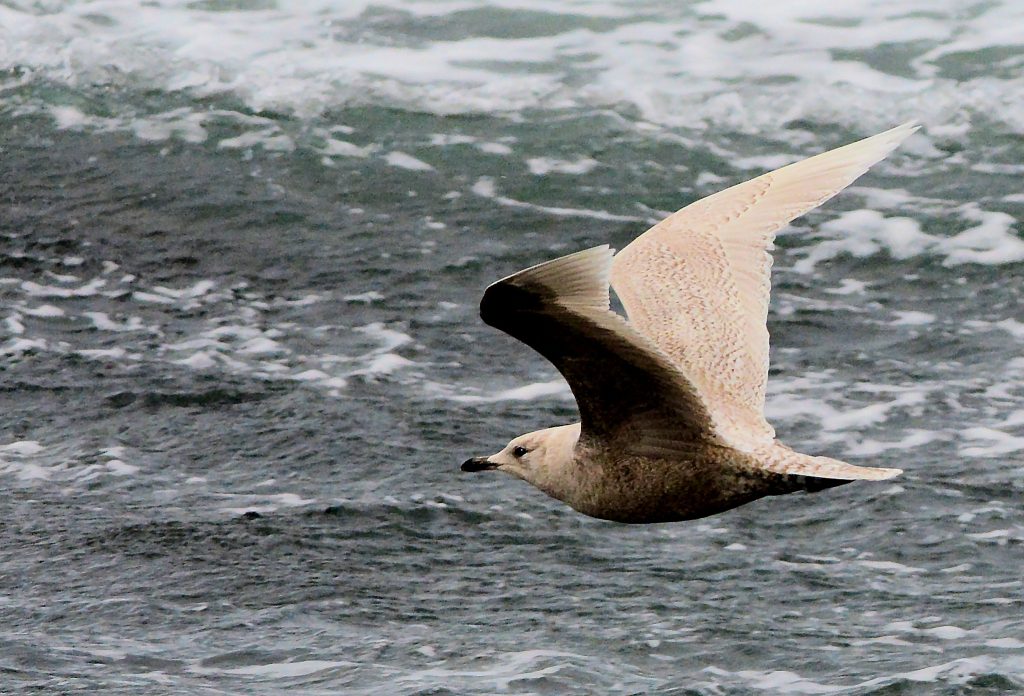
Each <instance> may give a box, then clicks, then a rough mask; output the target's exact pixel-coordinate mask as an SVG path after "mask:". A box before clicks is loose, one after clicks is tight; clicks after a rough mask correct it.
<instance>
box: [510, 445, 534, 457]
mask: <svg viewBox="0 0 1024 696" xmlns="http://www.w3.org/2000/svg"><path fill="white" fill-rule="evenodd" d="M529 451H530V450H528V449H526V448H525V447H516V448H515V449H514V450H512V456H513V457H515V458H516V459H519V457H522V456H523V455H524V454H526V453H527V452H529Z"/></svg>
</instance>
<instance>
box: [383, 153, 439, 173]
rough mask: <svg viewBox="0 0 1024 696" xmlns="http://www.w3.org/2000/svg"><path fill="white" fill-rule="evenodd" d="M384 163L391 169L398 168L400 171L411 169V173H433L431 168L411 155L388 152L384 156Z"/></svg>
mask: <svg viewBox="0 0 1024 696" xmlns="http://www.w3.org/2000/svg"><path fill="white" fill-rule="evenodd" d="M384 161H385V162H387V163H388V164H390V165H391V166H392V167H399V168H400V169H412V170H413V171H421V172H424V171H426V172H429V171H433V169H434V168H433V167H432V166H431V165H429V164H427V163H426V162H424V161H423V160H421V159H417V158H415V157H413V156H412V155H408V154H406V153H404V152H397V151H396V152H389V153H388V154H387V155H385V156H384Z"/></svg>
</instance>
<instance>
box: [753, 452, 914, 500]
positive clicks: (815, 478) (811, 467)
mask: <svg viewBox="0 0 1024 696" xmlns="http://www.w3.org/2000/svg"><path fill="white" fill-rule="evenodd" d="M755 454H756V456H757V458H758V459H759V460H760V463H761V467H762V468H763V469H765V470H767V471H771V472H773V473H776V474H782V475H784V476H786V477H787V478H788V479H789V480H790V482H791V483H793V484H794V485H795V487H796V488H797V489H801V490H806V491H819V490H822V489H824V488H832V487H833V486H839V485H842V484H844V483H849V482H850V481H884V480H885V479H890V478H892V477H894V476H899V475H900V474H902V473H903V469H884V468H881V467H874V466H854V465H853V464H847V463H846V462H842V461H839V460H838V459H831V458H829V457H814V456H811V455H808V454H800V453H799V452H794V451H793V450H791V449H790V448H788V447H786V446H785V445H783V444H781V443H779V442H773V443H772V444H771V445H770V446H769V447H767V448H765V449H764V450H762V451H759V452H756V453H755Z"/></svg>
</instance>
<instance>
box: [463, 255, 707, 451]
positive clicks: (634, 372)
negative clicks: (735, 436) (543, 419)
mask: <svg viewBox="0 0 1024 696" xmlns="http://www.w3.org/2000/svg"><path fill="white" fill-rule="evenodd" d="M612 254H613V251H612V250H611V249H609V248H608V246H607V245H605V246H600V247H595V248H592V249H587V250H585V251H580V252H577V253H575V254H570V255H568V256H563V257H561V258H559V259H555V260H553V261H548V262H547V263H542V264H540V265H538V266H534V267H532V268H528V269H526V270H524V271H520V272H518V273H515V274H513V275H511V276H508V277H507V278H504V279H502V280H499V281H498V282H496V283H494V284H492V285H491V286H490V287H488V288H487V290H486V291H485V292H484V296H483V299H482V300H481V303H480V316H481V317H482V318H483V320H484V321H485V322H486V323H487V324H490V325H491V326H493V327H495V328H497V329H501V330H502V331H504V332H505V333H507V334H509V335H511V336H513V337H515V338H517V339H519V340H520V341H522V342H523V343H526V344H527V345H529V346H530V347H531V348H533V349H534V350H536V351H537V352H538V353H540V354H541V355H543V356H544V357H545V358H547V359H548V360H549V361H550V362H551V363H552V364H553V365H554V366H555V367H556V368H557V369H558V371H559V372H560V373H561V374H562V376H563V377H565V379H566V381H567V382H568V383H569V387H570V388H571V389H572V392H573V395H574V396H575V397H576V402H577V404H578V405H579V409H580V419H581V421H582V431H581V437H582V438H592V439H595V440H600V441H601V442H602V444H604V445H608V444H609V443H610V442H611V441H613V440H614V441H617V442H619V443H620V444H621V443H624V442H628V443H629V445H630V449H633V450H635V451H642V450H643V449H644V447H647V448H649V449H655V450H657V449H663V448H668V449H674V450H675V451H679V450H680V448H685V446H686V444H687V443H694V442H699V441H704V442H716V443H720V440H719V439H718V437H717V435H716V433H715V432H714V429H713V427H712V424H711V419H710V416H709V414H708V411H707V409H706V408H705V406H704V404H703V403H702V402H701V399H700V397H699V395H698V394H697V391H696V389H695V388H694V387H693V385H692V384H690V383H689V382H687V381H686V380H685V378H684V377H683V376H682V375H681V374H680V373H679V371H678V370H676V369H675V368H674V367H673V366H672V364H671V363H670V362H669V361H668V359H667V358H666V357H665V356H664V355H662V354H661V352H660V351H659V350H658V348H657V347H656V346H654V345H653V344H651V343H650V342H649V341H648V340H647V339H645V338H644V337H643V336H641V335H640V334H638V333H637V332H636V331H634V330H633V329H632V328H630V326H629V325H628V323H627V322H626V321H625V320H624V319H623V318H622V317H620V316H619V315H617V314H615V313H614V312H612V311H611V310H610V309H609V308H608V307H609V305H608V274H609V270H610V268H611V263H612Z"/></svg>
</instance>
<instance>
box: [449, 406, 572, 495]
mask: <svg viewBox="0 0 1024 696" xmlns="http://www.w3.org/2000/svg"><path fill="white" fill-rule="evenodd" d="M579 437H580V425H579V423H575V424H573V425H561V426H558V427H557V428H546V429H544V430H538V431H537V432H533V433H527V434H525V435H520V436H519V437H517V438H515V439H514V440H512V441H511V442H509V443H508V444H507V445H505V448H504V449H502V450H501V451H500V452H498V453H497V454H492V455H491V456H489V457H473V458H472V459H467V460H466V461H464V462H463V463H462V470H463V471H490V470H492V469H496V470H498V471H504V472H505V473H508V474H512V475H513V476H515V477H517V478H521V479H523V480H524V481H526V482H527V483H532V484H533V485H534V486H537V488H540V489H541V490H543V491H545V492H547V493H550V494H551V495H555V497H559V496H558V495H557V493H556V492H555V491H556V490H557V483H558V482H559V481H560V480H561V479H562V478H563V477H564V476H565V475H567V474H568V470H569V467H570V465H571V464H572V461H573V450H574V449H575V447H576V441H577V440H579Z"/></svg>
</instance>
